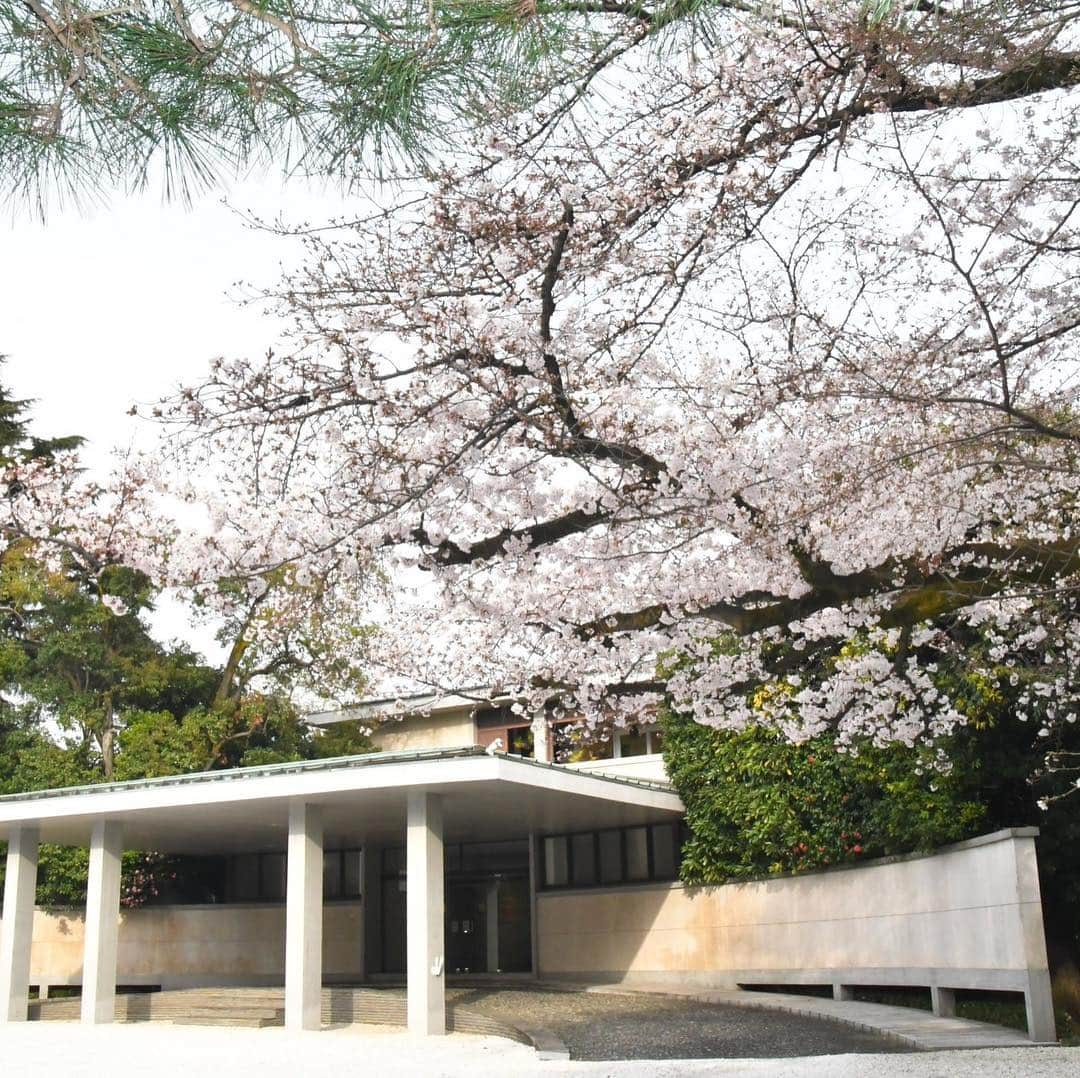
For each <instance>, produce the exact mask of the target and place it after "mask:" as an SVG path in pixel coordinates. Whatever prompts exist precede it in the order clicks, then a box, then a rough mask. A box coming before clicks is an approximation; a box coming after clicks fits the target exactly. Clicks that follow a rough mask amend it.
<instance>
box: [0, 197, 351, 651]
mask: <svg viewBox="0 0 1080 1078" xmlns="http://www.w3.org/2000/svg"><path fill="white" fill-rule="evenodd" d="M228 202H229V204H230V205H225V204H224V203H223V192H221V191H217V192H214V193H212V194H208V195H205V196H204V197H202V198H200V199H199V200H198V201H197V202H196V203H195V204H194V205H192V206H190V207H185V206H183V205H180V204H172V205H163V204H162V200H161V197H160V193H159V192H158V191H156V190H155V191H152V192H147V193H145V194H142V195H139V196H134V197H133V196H124V195H115V196H113V197H112V198H111V199H110V200H109V202H108V204H107V205H104V206H101V207H95V208H90V209H83V210H81V211H80V210H77V209H69V210H66V211H64V212H60V213H53V214H50V216H49V217H48V219H47V220H46V221H44V222H42V221H40V220H36V219H33V218H31V217H29V216H28V215H26V214H23V215H21V216H16V217H14V218H13V217H12V216H11V215H10V214H9V216H8V217H6V218H2V219H0V250H2V252H3V257H2V258H0V297H2V299H0V304H2V307H0V354H6V355H7V357H8V359H7V363H6V365H5V368H4V370H3V372H2V378H3V381H4V383H5V384H6V385H7V387H8V388H9V389H10V391H11V392H12V393H13V394H14V395H16V396H18V397H22V398H36V403H35V405H34V411H33V422H34V430H35V431H36V432H38V433H41V434H45V435H59V434H81V435H83V436H85V437H86V438H87V439H88V440H89V445H88V446H87V448H86V450H85V452H84V460H85V462H86V463H87V465H88V466H89V467H91V468H92V469H94V470H95V471H101V472H105V471H106V470H107V468H108V464H109V459H110V455H111V452H112V450H113V448H114V447H118V446H119V447H123V446H124V445H126V444H128V443H129V442H130V441H132V440H133V439H136V438H138V439H139V440H140V442H142V443H143V444H145V440H146V439H148V438H151V437H153V436H154V432H153V430H151V429H148V426H147V425H146V424H145V423H144V422H142V421H139V420H135V419H132V418H130V417H128V415H127V414H126V413H127V411H128V409H129V408H130V407H131V405H132V403H135V402H146V401H152V400H155V399H157V398H158V397H160V396H162V395H163V394H166V393H168V392H169V391H170V390H171V389H172V388H173V387H174V386H176V385H177V383H179V382H188V381H192V380H194V379H197V378H198V377H199V376H200V375H201V374H202V372H204V371H205V370H206V368H207V366H208V364H209V362H210V360H211V359H212V358H213V357H215V356H218V355H225V356H238V355H252V354H256V355H258V354H262V353H263V352H265V350H266V348H267V347H268V346H270V345H271V344H273V343H274V340H275V338H276V336H277V333H278V328H279V327H278V325H277V323H276V322H275V321H274V320H273V319H271V318H268V317H267V316H266V315H265V314H263V313H262V312H261V311H259V310H258V309H257V308H256V307H254V306H246V307H245V306H240V305H238V304H237V303H236V302H235V297H237V296H239V295H240V294H241V290H240V289H239V288H237V287H236V285H237V284H238V283H239V282H248V283H250V284H254V285H258V284H272V283H273V282H274V281H275V280H276V279H277V277H278V273H279V267H280V266H282V265H283V264H295V262H296V260H297V258H298V246H297V245H296V244H295V243H293V242H290V241H288V240H283V239H280V238H278V237H274V236H271V235H268V234H266V233H261V232H258V231H255V230H253V229H251V228H250V227H248V226H247V225H246V224H245V223H244V221H243V220H242V218H241V216H240V215H239V214H237V213H236V212H234V211H233V209H231V208H230V206H232V207H236V208H237V209H240V210H244V211H252V212H254V213H256V214H257V215H259V216H262V217H264V218H269V219H273V218H274V217H276V216H277V215H278V214H280V213H284V214H286V216H287V217H288V218H289V219H291V220H308V221H314V222H318V221H322V220H324V219H328V218H330V217H332V216H335V215H340V214H342V213H347V212H349V210H350V208H351V209H353V210H355V208H356V207H357V206H358V205H359V204H360V200H359V199H358V198H349V197H347V196H345V195H343V194H342V193H340V192H338V191H336V190H334V189H329V188H322V187H315V186H314V185H309V184H306V183H304V182H302V181H290V182H288V183H285V184H283V183H282V182H280V181H277V180H261V181H251V182H246V183H243V184H234V185H233V186H232V188H231V190H230V191H229V192H228ZM157 628H158V631H159V634H160V635H164V636H170V637H171V636H176V635H185V636H190V634H188V633H187V632H185V631H184V630H185V620H184V618H183V614H182V611H180V610H178V609H175V608H171V609H165V610H163V611H162V617H161V618H160V619H159V620H158V626H157ZM192 642H193V643H196V644H198V645H199V646H201V647H202V648H203V650H211V649H210V648H209V647H208V642H207V637H206V636H205V634H200V635H199V636H196V637H194V638H192Z"/></svg>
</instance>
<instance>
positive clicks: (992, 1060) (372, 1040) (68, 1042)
mask: <svg viewBox="0 0 1080 1078" xmlns="http://www.w3.org/2000/svg"><path fill="white" fill-rule="evenodd" d="M0 1072H2V1073H3V1076H4V1078H41V1076H42V1075H49V1076H55V1078H147V1076H148V1075H152V1076H153V1078H204V1076H227V1078H345V1076H350V1075H374V1076H376V1078H382V1076H383V1075H392V1076H394V1078H405V1076H408V1078H411V1076H413V1075H416V1076H417V1078H443V1076H445V1078H867V1076H870V1075H872V1076H873V1078H1075V1075H1077V1074H1078V1073H1080V1050H1078V1049H1075V1048H1035V1049H1031V1048H996V1049H976V1050H974V1051H970V1052H901V1053H897V1054H892V1055H880V1054H878V1055H859V1054H856V1055H853V1054H847V1055H834V1056H812V1057H806V1056H803V1057H798V1058H793V1059H706V1060H657V1059H642V1060H629V1061H613V1062H608V1061H604V1062H591V1063H590V1062H586V1061H577V1062H575V1061H570V1062H564V1061H556V1062H547V1063H545V1062H542V1061H540V1060H538V1059H537V1056H536V1053H535V1052H533V1051H532V1049H531V1048H527V1047H526V1046H525V1045H522V1044H515V1043H514V1042H513V1041H508V1040H503V1039H500V1038H496V1037H474V1036H465V1035H462V1034H451V1035H450V1036H447V1037H426V1038H416V1037H410V1036H408V1034H405V1033H402V1032H400V1031H395V1030H391V1029H387V1028H385V1027H379V1026H370V1025H353V1026H348V1027H346V1028H344V1029H334V1030H326V1031H323V1032H320V1033H316V1032H312V1033H290V1032H287V1031H286V1030H283V1029H220V1028H212V1027H211V1028H205V1027H197V1026H172V1025H156V1024H149V1023H147V1024H143V1025H112V1026H82V1025H80V1024H78V1023H76V1022H73V1023H71V1024H70V1025H67V1026H65V1027H58V1026H55V1025H52V1024H41V1023H38V1022H26V1023H13V1024H11V1025H9V1026H7V1027H6V1028H5V1029H4V1030H3V1033H2V1034H0Z"/></svg>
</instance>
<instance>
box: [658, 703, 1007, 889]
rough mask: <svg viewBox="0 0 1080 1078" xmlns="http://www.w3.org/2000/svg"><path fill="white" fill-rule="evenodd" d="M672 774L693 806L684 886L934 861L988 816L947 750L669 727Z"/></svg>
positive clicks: (685, 721) (666, 721)
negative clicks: (881, 862) (936, 852)
mask: <svg viewBox="0 0 1080 1078" xmlns="http://www.w3.org/2000/svg"><path fill="white" fill-rule="evenodd" d="M662 726H663V730H664V753H665V758H666V763H667V768H668V772H669V774H670V775H671V778H672V781H673V782H674V784H675V786H676V788H677V789H678V791H679V794H680V796H681V797H682V799H683V802H684V803H685V805H686V818H687V823H688V825H689V827H690V837H689V839H688V841H687V843H686V846H685V847H684V850H683V878H684V879H686V880H687V881H688V882H693V883H716V882H719V881H721V880H726V879H732V878H738V877H744V876H754V875H761V874H766V873H777V872H797V871H802V870H805V869H811V868H819V867H823V866H826V865H836V864H843V863H845V862H854V861H859V860H865V859H866V858H868V857H874V856H880V855H882V854H893V853H906V852H908V851H911V850H928V849H932V848H933V847H934V846H938V845H941V844H943V843H946V842H952V841H956V840H958V839H962V838H965V837H967V836H969V835H971V834H974V833H976V832H977V831H978V830H979V829H980V825H981V824H982V823H983V821H984V819H985V816H986V808H985V805H983V804H982V803H980V801H979V800H978V799H977V798H976V797H973V796H972V790H971V788H970V787H971V784H970V782H969V781H968V780H967V777H966V774H967V773H966V771H965V770H964V769H962V768H959V767H957V766H955V763H954V765H953V766H952V767H950V766H949V765H948V764H944V765H943V756H942V754H941V752H940V751H939V750H940V749H941V746H938V749H933V748H929V747H927V746H916V747H915V748H909V747H907V746H904V745H890V746H888V747H885V748H876V747H874V746H873V745H870V744H868V743H867V744H862V745H859V746H857V747H856V748H855V749H853V750H852V751H846V752H841V751H838V750H837V748H836V746H835V745H834V743H833V739H832V738H831V737H829V736H823V737H817V738H812V739H811V740H809V741H806V742H803V743H802V744H799V745H795V744H792V743H790V742H788V741H786V740H785V739H784V738H783V736H782V735H780V734H778V733H776V732H772V731H768V730H764V729H760V728H753V729H748V730H745V731H741V732H730V731H722V730H716V729H713V728H711V727H707V726H703V725H702V724H700V723H698V722H695V721H694V720H693V719H692V718H690V717H689V716H685V715H678V714H675V713H672V712H667V713H665V714H664V715H663V716H662Z"/></svg>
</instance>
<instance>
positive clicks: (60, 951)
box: [30, 902, 364, 987]
mask: <svg viewBox="0 0 1080 1078" xmlns="http://www.w3.org/2000/svg"><path fill="white" fill-rule="evenodd" d="M84 929H85V925H84V919H83V912H82V911H81V910H44V909H38V910H35V911H34V937H33V944H32V946H31V952H30V983H31V984H61V985H63V984H80V983H81V981H82V962H83V936H84ZM363 969H364V933H363V908H362V905H361V903H359V902H335V903H328V904H327V905H326V906H325V907H324V911H323V976H324V978H326V979H327V980H349V979H357V978H359V977H360V976H361V975H362V974H363ZM284 978H285V907H284V906H283V905H269V904H266V903H258V904H256V903H252V904H243V903H237V904H232V903H230V904H227V905H206V906H151V907H147V908H145V909H137V910H125V911H124V912H123V913H122V914H121V917H120V953H119V959H118V969H117V981H118V982H119V983H120V984H160V985H164V986H174V987H176V986H185V985H215V984H283V983H284Z"/></svg>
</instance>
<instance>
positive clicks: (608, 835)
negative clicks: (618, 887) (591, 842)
mask: <svg viewBox="0 0 1080 1078" xmlns="http://www.w3.org/2000/svg"><path fill="white" fill-rule="evenodd" d="M599 837H600V882H601V883H621V882H622V832H621V831H601V832H600V836H599Z"/></svg>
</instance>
